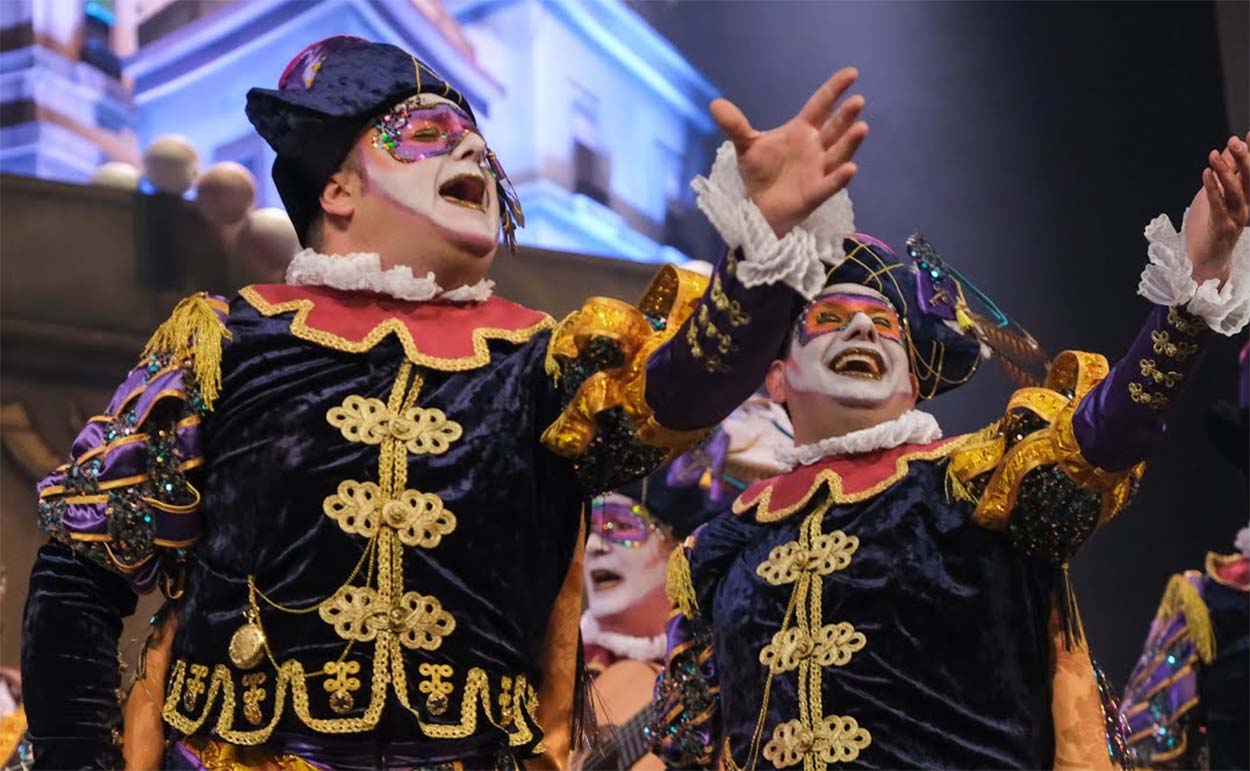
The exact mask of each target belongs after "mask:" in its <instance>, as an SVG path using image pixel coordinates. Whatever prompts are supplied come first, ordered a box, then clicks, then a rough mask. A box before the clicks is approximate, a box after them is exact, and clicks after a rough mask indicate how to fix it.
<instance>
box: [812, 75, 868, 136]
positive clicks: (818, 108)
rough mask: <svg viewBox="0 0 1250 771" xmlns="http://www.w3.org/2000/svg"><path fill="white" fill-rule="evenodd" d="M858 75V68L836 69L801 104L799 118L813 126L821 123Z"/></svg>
mask: <svg viewBox="0 0 1250 771" xmlns="http://www.w3.org/2000/svg"><path fill="white" fill-rule="evenodd" d="M858 77H859V70H857V69H855V68H854V67H843V68H842V69H840V70H838V71H837V72H836V73H834V75H833V77H831V78H829V79H828V80H826V81H825V82H824V83H822V84H821V86H820V88H818V89H816V91H815V92H814V93H813V94H812V95H811V97H809V98H808V100H807V104H805V105H803V109H802V110H800V111H799V119H800V120H805V121H807V122H808V123H810V124H811V125H813V126H820V125H821V124H823V123H824V122H825V118H827V117H829V113H830V111H832V110H833V105H834V104H835V103H836V102H837V101H838V99H839V98H840V97H841V96H842V94H844V93H846V90H847V89H848V88H850V87H851V84H852V83H854V82H855V79H856V78H858Z"/></svg>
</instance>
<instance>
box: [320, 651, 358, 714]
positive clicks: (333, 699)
mask: <svg viewBox="0 0 1250 771" xmlns="http://www.w3.org/2000/svg"><path fill="white" fill-rule="evenodd" d="M322 670H323V671H324V672H325V673H326V675H328V676H329V677H327V679H326V681H325V683H324V687H325V689H326V691H328V692H329V694H330V709H332V710H334V711H335V712H337V713H338V714H340V715H346V714H347V713H348V712H351V710H352V707H353V706H355V703H356V700H355V698H353V697H352V691H359V690H360V680H359V679H357V678H355V677H352V675H356V674H359V673H360V662H359V661H327V662H326V665H325V666H324V667H323V668H322Z"/></svg>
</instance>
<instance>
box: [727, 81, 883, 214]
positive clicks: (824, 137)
mask: <svg viewBox="0 0 1250 771" xmlns="http://www.w3.org/2000/svg"><path fill="white" fill-rule="evenodd" d="M857 77H859V72H858V71H857V70H856V69H855V68H854V67H846V68H844V69H842V70H839V71H838V72H837V73H836V74H835V75H834V76H833V77H831V78H829V80H827V81H825V82H824V84H822V85H821V86H820V88H818V89H816V91H815V92H814V93H813V94H812V95H811V97H809V98H808V100H807V104H805V105H803V109H802V110H800V111H799V113H798V115H795V116H794V117H793V118H791V119H790V120H789V121H787V122H786V123H784V124H782V125H781V126H778V127H777V128H775V129H771V130H769V131H758V130H756V129H754V128H752V127H751V123H750V121H748V120H747V118H746V116H745V115H743V114H742V110H740V109H738V107H737V105H735V104H734V103H733V102H730V101H729V100H728V99H717V100H715V101H714V102H712V107H711V110H712V118H713V120H715V121H716V123H717V125H719V126H720V127H721V130H723V131H724V132H725V134H726V135H727V136H728V137H729V139H730V141H732V142H733V144H734V149H735V150H737V152H738V172H739V173H740V174H741V175H742V182H743V184H744V185H745V186H746V190H747V194H748V195H750V196H751V200H752V201H754V202H755V205H756V206H758V207H759V209H760V212H761V213H763V215H764V219H766V220H767V221H768V224H769V225H770V226H772V229H773V232H774V233H776V234H777V237H778V238H780V237H781V236H784V235H785V234H786V233H788V232H790V230H791V229H792V228H793V227H794V226H795V225H797V224H799V223H800V222H802V221H803V220H804V219H806V218H807V216H808V215H809V214H811V213H812V212H813V211H815V210H816V207H818V206H820V205H821V204H822V203H824V202H825V201H826V200H828V199H829V198H830V197H832V196H833V195H834V194H835V193H837V192H838V191H839V190H841V189H842V188H844V187H846V185H847V183H848V182H850V181H851V177H853V176H855V172H856V170H857V168H856V166H855V164H854V163H852V162H851V158H852V157H853V156H854V155H855V151H856V150H858V149H859V145H860V143H861V142H863V141H864V137H866V136H868V124H867V123H865V122H864V121H856V118H858V117H859V114H860V111H861V110H863V109H864V98H863V97H862V96H859V95H855V96H852V97H850V98H849V99H847V100H845V101H844V102H842V104H841V105H840V106H839V107H838V109H837V111H836V112H834V109H833V108H834V105H835V104H837V102H838V100H839V99H840V98H841V97H842V95H843V94H844V93H846V90H847V89H848V88H850V87H851V84H852V83H854V82H855V79H856V78H857ZM830 113H832V116H831V115H830Z"/></svg>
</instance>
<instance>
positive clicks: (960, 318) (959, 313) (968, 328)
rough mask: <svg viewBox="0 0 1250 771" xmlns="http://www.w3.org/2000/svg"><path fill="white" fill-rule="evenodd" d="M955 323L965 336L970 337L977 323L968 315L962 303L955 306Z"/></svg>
mask: <svg viewBox="0 0 1250 771" xmlns="http://www.w3.org/2000/svg"><path fill="white" fill-rule="evenodd" d="M955 323H956V324H958V325H959V330H960V331H961V332H963V333H964V334H965V335H971V334H972V333H974V332H976V330H977V323H976V322H975V321H973V320H972V317H971V316H969V315H968V308H967V306H965V305H964V304H963V303H960V304H959V305H956V306H955Z"/></svg>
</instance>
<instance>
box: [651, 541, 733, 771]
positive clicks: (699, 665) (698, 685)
mask: <svg viewBox="0 0 1250 771" xmlns="http://www.w3.org/2000/svg"><path fill="white" fill-rule="evenodd" d="M692 549H693V536H692V537H691V538H688V539H687V540H686V543H685V544H683V545H682V546H681V548H678V549H675V550H674V551H673V555H672V557H670V559H669V566H668V586H667V589H668V594H669V600H670V601H671V602H672V603H673V614H672V616H671V617H670V618H669V621H668V629H667V631H668V651H667V653H666V655H665V664H664V670H663V671H662V672H661V673H660V676H659V678H658V679H657V680H656V683H655V699H654V707H653V709H654V715H655V717H654V719H653V721H652V723H651V725H649V726H648V728H647V731H648V732H649V736H650V738H651V750H652V752H654V753H655V754H656V756H657V757H659V758H661V759H662V760H663V761H664V763H665V765H666V766H668V767H669V768H714V767H715V766H716V758H717V755H718V754H719V753H718V750H719V748H720V744H721V741H722V737H723V734H724V727H723V725H722V723H721V715H720V697H719V694H720V685H719V678H718V677H717V670H716V653H715V650H714V649H713V644H712V633H711V630H710V629H709V628H708V625H707V623H706V622H705V621H704V619H703V618H702V617H701V615H700V613H699V607H698V600H697V599H696V594H695V590H694V585H693V582H692V581H691V578H690V562H689V559H690V552H691V550H692Z"/></svg>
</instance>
